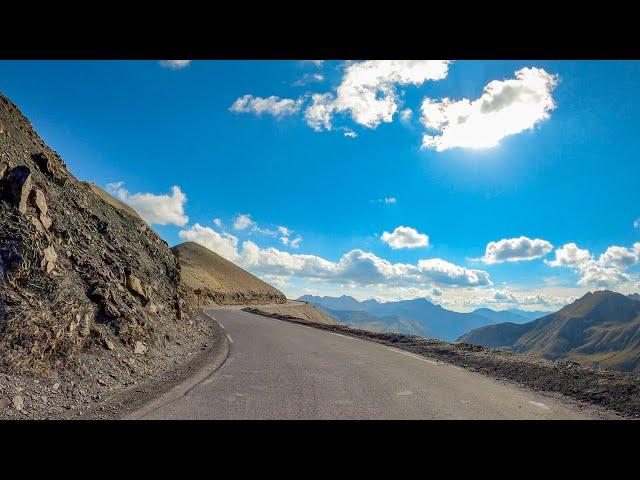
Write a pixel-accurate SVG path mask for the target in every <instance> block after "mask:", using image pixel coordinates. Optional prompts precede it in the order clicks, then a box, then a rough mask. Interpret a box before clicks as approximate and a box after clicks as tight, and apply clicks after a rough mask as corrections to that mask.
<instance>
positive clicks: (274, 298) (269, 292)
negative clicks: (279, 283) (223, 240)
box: [172, 242, 287, 305]
mask: <svg viewBox="0 0 640 480" xmlns="http://www.w3.org/2000/svg"><path fill="white" fill-rule="evenodd" d="M172 251H173V253H174V254H175V256H176V257H177V258H178V260H179V262H180V266H181V276H182V281H183V282H184V284H185V285H186V286H187V287H188V288H190V289H191V290H195V289H200V290H202V297H203V300H204V303H215V304H218V305H254V304H263V303H284V302H286V301H287V299H286V297H285V296H284V294H283V293H282V292H280V291H279V290H276V289H275V288H273V287H272V286H271V285H269V284H268V283H266V282H263V281H262V280H260V279H259V278H258V277H256V276H254V275H252V274H250V273H249V272H247V271H246V270H243V269H242V268H240V267H238V266H237V265H235V264H234V263H232V262H230V261H229V260H226V259H225V258H223V257H221V256H220V255H218V254H217V253H215V252H212V251H211V250H209V249H208V248H206V247H203V246H202V245H199V244H197V243H194V242H185V243H181V244H180V245H176V246H175V247H173V248H172Z"/></svg>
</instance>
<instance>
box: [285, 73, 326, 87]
mask: <svg viewBox="0 0 640 480" xmlns="http://www.w3.org/2000/svg"><path fill="white" fill-rule="evenodd" d="M322 81H324V75H323V74H321V73H305V74H304V75H303V76H302V77H300V78H299V79H298V80H296V81H295V82H293V83H292V84H291V86H292V87H304V86H305V85H307V84H309V83H312V82H322Z"/></svg>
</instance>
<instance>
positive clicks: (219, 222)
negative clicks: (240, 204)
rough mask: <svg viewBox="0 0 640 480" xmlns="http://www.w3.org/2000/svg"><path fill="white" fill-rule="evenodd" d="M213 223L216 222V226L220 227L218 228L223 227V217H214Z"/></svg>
mask: <svg viewBox="0 0 640 480" xmlns="http://www.w3.org/2000/svg"><path fill="white" fill-rule="evenodd" d="M213 224H214V225H215V226H216V227H218V228H219V227H222V219H220V218H214V219H213Z"/></svg>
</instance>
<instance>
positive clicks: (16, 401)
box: [11, 395, 24, 412]
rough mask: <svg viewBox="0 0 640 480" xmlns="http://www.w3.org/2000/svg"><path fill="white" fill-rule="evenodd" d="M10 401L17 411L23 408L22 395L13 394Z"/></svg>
mask: <svg viewBox="0 0 640 480" xmlns="http://www.w3.org/2000/svg"><path fill="white" fill-rule="evenodd" d="M11 403H13V408H15V409H16V410H17V411H19V412H21V411H22V409H23V408H24V398H22V395H15V396H14V397H13V400H11Z"/></svg>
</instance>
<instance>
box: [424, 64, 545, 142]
mask: <svg viewBox="0 0 640 480" xmlns="http://www.w3.org/2000/svg"><path fill="white" fill-rule="evenodd" d="M556 83H557V76H556V75H552V74H549V73H547V72H546V71H545V70H544V69H542V68H535V67H534V68H522V69H520V70H518V71H516V72H515V78H513V79H510V80H494V81H492V82H490V83H489V84H487V85H486V86H485V88H484V91H483V93H482V95H481V96H480V98H477V99H476V100H469V99H466V98H464V99H462V100H451V99H449V98H444V99H442V100H434V99H431V98H425V99H424V101H423V102H422V107H421V112H422V118H421V120H422V123H423V124H424V126H425V127H426V128H427V129H428V130H432V131H435V132H437V134H435V135H431V134H425V135H424V137H423V142H422V146H423V148H433V149H435V150H436V151H438V152H442V151H444V150H448V149H450V148H455V147H461V148H488V147H494V146H496V145H498V144H499V143H500V141H501V140H502V139H503V138H504V137H506V136H508V135H514V134H517V133H520V132H522V131H524V130H528V129H531V128H533V127H534V126H535V125H536V124H537V123H539V122H541V121H543V120H546V119H548V118H549V117H550V114H549V112H550V111H551V110H553V109H555V108H556V104H555V102H554V100H553V97H552V92H553V89H554V87H555V85H556Z"/></svg>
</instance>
